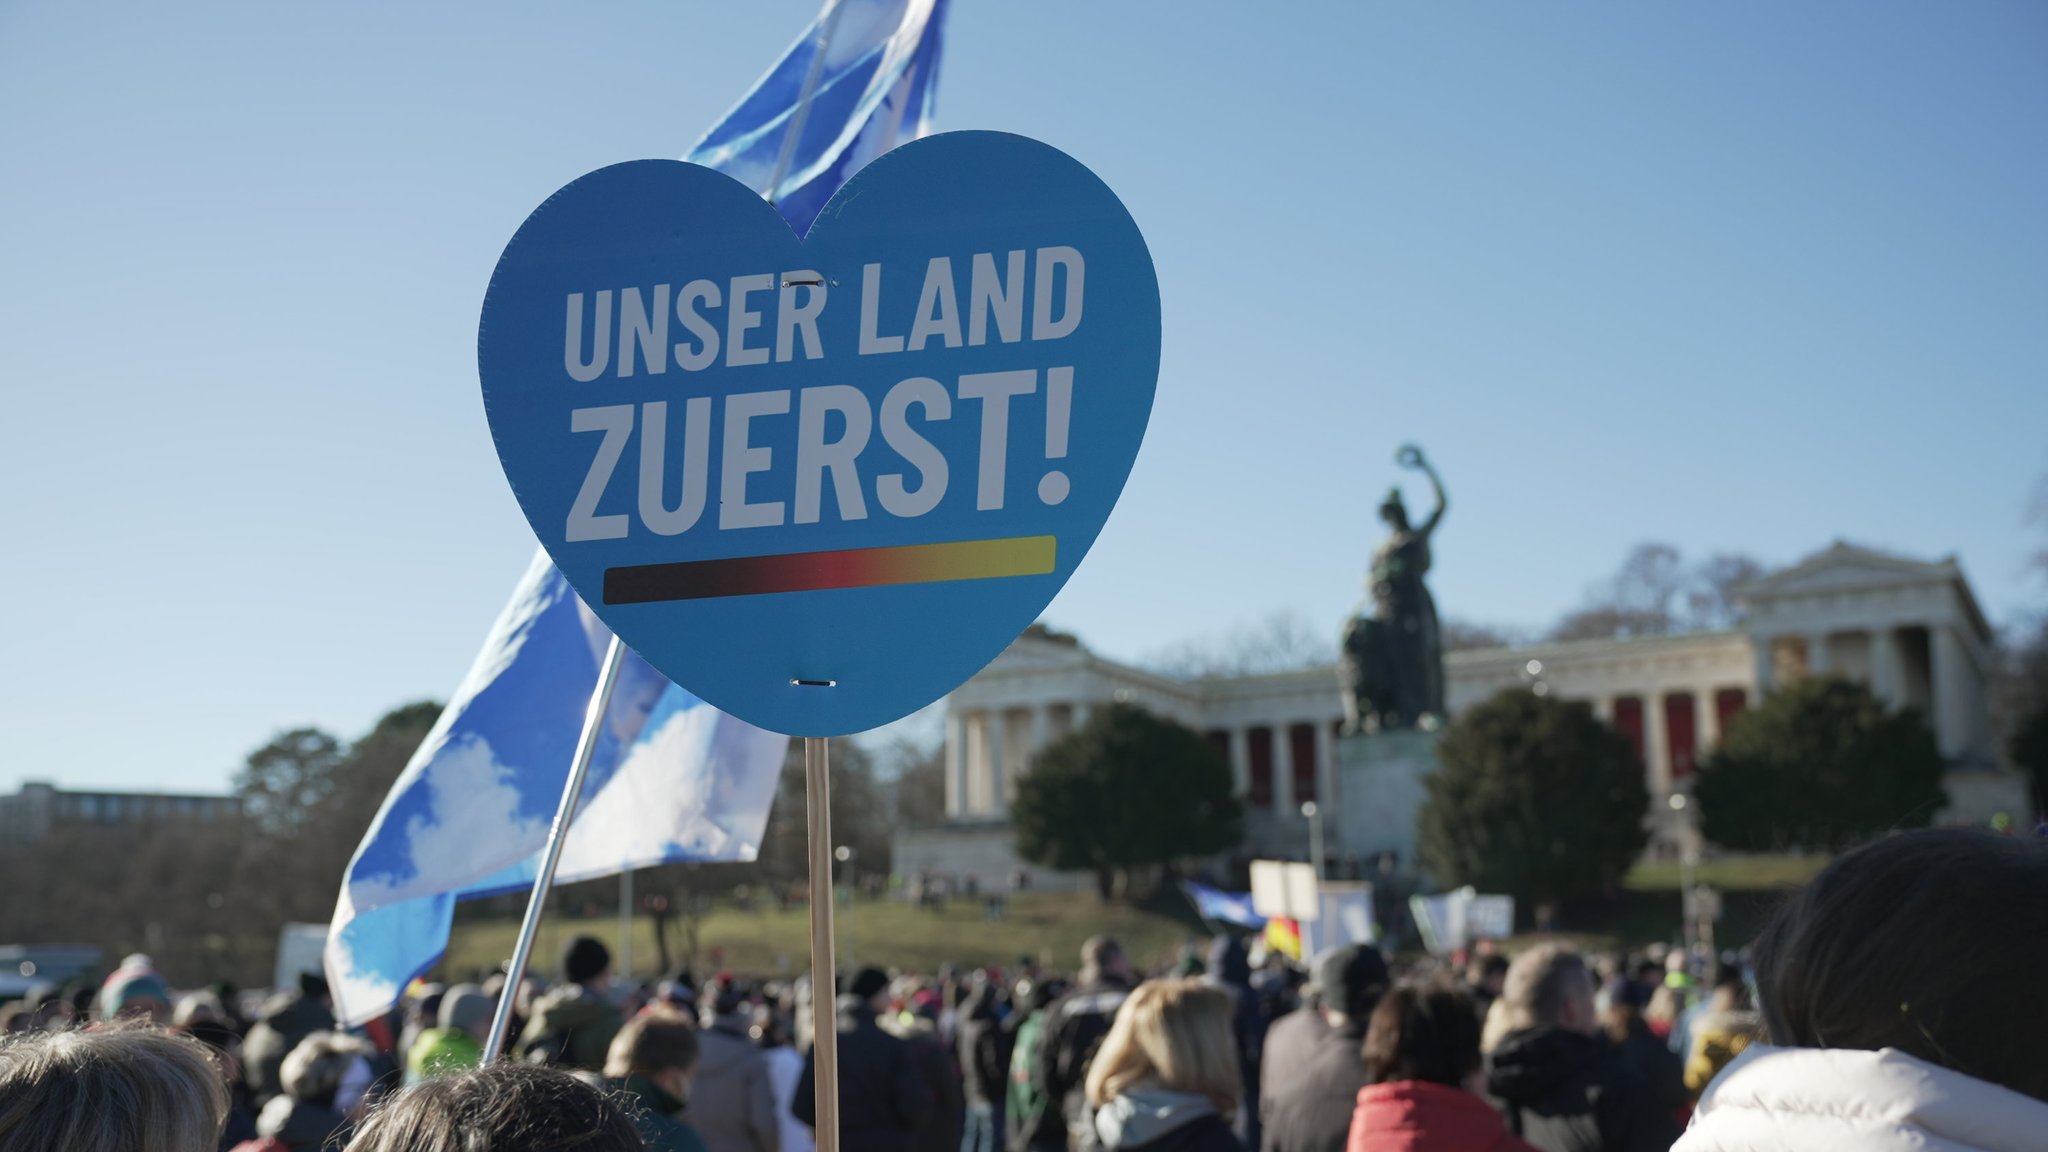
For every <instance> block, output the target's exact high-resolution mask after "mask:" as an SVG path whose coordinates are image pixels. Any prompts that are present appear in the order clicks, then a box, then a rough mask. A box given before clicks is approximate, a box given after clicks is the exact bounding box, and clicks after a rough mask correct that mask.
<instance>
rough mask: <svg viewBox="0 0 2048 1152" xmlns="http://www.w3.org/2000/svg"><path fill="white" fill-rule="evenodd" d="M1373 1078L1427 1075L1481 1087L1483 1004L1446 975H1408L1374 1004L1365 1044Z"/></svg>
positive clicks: (1440, 1081)
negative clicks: (1424, 977) (1424, 979)
mask: <svg viewBox="0 0 2048 1152" xmlns="http://www.w3.org/2000/svg"><path fill="white" fill-rule="evenodd" d="M1360 1054H1361V1056H1362V1057H1363V1058H1364V1060H1365V1072H1366V1076H1367V1077H1368V1079H1369V1082H1370V1083H1373V1084H1389V1083H1393V1082H1394V1081H1397V1080H1423V1081H1427V1082H1428V1083H1431V1084H1449V1085H1451V1086H1452V1087H1454V1088H1467V1089H1472V1090H1476V1078H1477V1077H1478V1076H1479V1074H1480V1069H1481V1066H1482V1063H1481V1060H1480V1057H1479V1010H1478V1008H1477V1007H1475V1006H1474V1005H1473V1003H1472V998H1471V997H1469V996H1467V995H1466V994H1465V993H1464V992H1462V991H1460V990H1458V989H1457V988H1454V987H1452V986H1451V985H1450V984H1448V983H1445V982H1442V981H1434V980H1432V981H1427V982H1417V981H1403V982H1402V983H1400V984H1397V985H1395V986H1394V989H1393V991H1391V992H1388V993H1387V994H1386V995H1385V996H1384V997H1382V998H1381V999H1380V1002H1379V1004H1378V1005H1377V1006H1376V1007H1374V1008H1373V1010H1372V1023H1371V1024H1370V1025H1369V1026H1368V1027H1367V1028H1366V1032H1365V1047H1364V1048H1363V1049H1362V1050H1361V1053H1360Z"/></svg>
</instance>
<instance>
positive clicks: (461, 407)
mask: <svg viewBox="0 0 2048 1152" xmlns="http://www.w3.org/2000/svg"><path fill="white" fill-rule="evenodd" d="M815 10H816V6H815V4H813V3H811V2H810V0H774V2H765V0H752V2H749V3H744V4H742V3H725V4H709V3H679V2H678V3H651V2H650V3H591V4H575V5H570V4H560V3H495V4H490V5H483V4H475V5H467V6H458V5H440V4H417V3H405V4H399V3H350V4H336V3H322V4H274V3H256V2H253V0H252V2H249V3H242V4H226V3H211V2H207V0H187V2H185V3H180V4H174V5H165V4H146V3H139V2H136V3H102V2H92V0H67V2H64V3H55V2H49V0H44V2H33V0H31V2H20V0H17V2H15V3H12V4H7V5H4V6H0V108H4V109H5V112H4V113H0V156H4V157H5V158H6V165H5V169H4V171H5V174H6V176H5V179H4V180H0V382H4V387H5V407H4V417H0V493H4V495H0V500H4V505H0V508H4V523H5V526H6V534H7V535H6V538H7V547H6V549H5V552H4V556H5V563H4V564H0V593H4V603H6V604H7V605H8V610H7V611H6V612H4V613H0V677H4V679H0V788H5V789H11V788H12V787H13V786H14V785H15V784H16V783H17V782H19V781H20V780H21V779H24V778H42V779H53V780H56V781H58V782H60V783H62V784H65V785H70V786H86V785H107V786H117V787H163V788H195V789H210V788H218V787H222V786H224V785H225V783H226V781H227V779H228V777H229V776H230V774H231V773H232V772H233V770H234V769H235V767H236V766H237V764H238V763H239V762H240V760H241V758H242V756H243V755H244V754H246V752H247V751H248V750H249V749H250V748H252V747H253V746H255V745H257V744H259V743H261V742H262V741H263V740H264V739H266V738H267V737H268V736H269V735H270V734H271V733H272V732H274V731H276V730H278V729H281V728H285V727H289V726H293V725H298V724H317V725H320V726H322V727H326V728H329V729H331V730H333V731H335V732H336V733H338V734H340V735H342V736H344V737H348V736H353V735H356V734H359V733H360V732H362V731H364V730H365V729H367V727H368V726H369V725H370V724H371V723H372V722H373V721H374V720H375V719H376V717H377V716H378V715H380V714H381V713H382V712H383V711H384V710H386V709H387V708H389V707H391V706H393V705H396V704H398V703H401V702H403V701H407V700H411V699H415V698H420V697H437V698H438V697H445V695H446V694H447V693H448V692H449V691H450V690H451V689H452V688H453V687H454V686H455V684H456V682H457V680H458V679H459V678H460V677H461V675H462V672H463V670H464V669H465V668H466V667H467V665H468V663H469V660H470V659H471V657H472V656H473V655H474V653H475V651H476V648H477V646H478V644H479V642H480V641H481V639H482V637H483V634H484V629H485V627H486V626H487V625H488V623H489V621H490V620H491V618H492V617H493V616H494V615H495V614H496V613H497V611H498V609H499V607H500V606H501V605H502V603H503V601H504V598H505V596H506V595H507V593H508V592H509V591H510V589H511V585H512V583H513V581H514V580H515V579H516V578H517V576H518V575H519V573H520V571H521V568H522V566H523V564H524V563H525V562H526V560H527V558H528V556H529V555H530V553H531V551H532V549H533V538H532V535H531V533H530V532H529V530H528V529H527V527H526V524H525V521H524V520H523V519H522V518H521V516H520V514H519V511H518V509H517V507H516V506H515V505H514V503H513V501H512V498H511V495H510V493H509V491H508V490H507V488H506V486H505V482H504V480H503V478H502V475H501V474H500V472H499V469H498V465H497V461H496V457H495V455H494V454H493V452H492V450H491V444H490V438H489V435H488V432H487V430H486V428H485V423H484V417H483V410H482V404H481V401H480V397H479V393H478V388H477V381H476V366H475V340H476V319H477V312H478V308H479V305H480V304H481V301H482V298H483V291H484V285H485V282H486V280H487V278H488V276H489V274H490V271H491V268H492V265H493V264H494V262H495V261H496V259H497V256H498V253H499V251H500V250H501V249H502V247H503V245H504V243H505V242H506V240H507V239H509V238H510V236H511V234H512V231H513V229H514V228H515V227H516V226H517V225H518V223H519V222H520V221H521V220H522V219H523V218H524V217H525V216H526V214H527V213H528V212H529V211H531V210H532V209H533V208H534V207H535V206H536V205H537V204H538V203H539V202H540V201H541V200H542V199H543V198H544V197H546V196H547V195H548V194H549V193H551V192H552V191H554V189H556V188H557V187H559V186H560V185H562V184H564V183H566V182H567V181H569V180H570V179H572V178H574V177H576V176H578V175H580V174H582V173H583V172H585V171H588V170H590V169H592V168H596V167H599V166H601V165H604V164H608V163H612V162H615V161H618V160H622V159H628V158H633V157H642V156H674V155H678V154H680V153H681V152H682V151H683V150H684V149H685V148H686V147H687V146H688V145H689V144H690V143H691V142H692V141H693V140H694V139H695V137H696V136H697V135H698V133H699V132H701V131H702V130H703V128H704V127H705V126H707V125H708V124H710V123H711V122H712V121H713V120H714V119H715V118H716V117H717V116H719V115H720V114H721V113H722V112H723V111H724V110H725V109H726V108H727V107H728V106H729V105H730V104H731V103H732V102H733V101H734V100H735V99H736V98H737V97H738V96H739V95H740V94H741V93H742V92H743V91H745V90H746V88H747V87H748V85H750V84H751V83H752V81H753V80H754V78H755V77H756V76H757V75H758V74H759V73H760V71H761V70H762V69H764V68H765V67H766V66H767V65H768V63H769V62H770V61H771V60H773V59H774V58H775V56H776V55H777V54H778V53H779V52H780V51H781V50H782V48H783V47H784V46H785V45H786V44H787V42H788V41H789V40H790V38H791V37H792V36H793V35H794V34H795V32H796V31H797V30H798V29H799V28H800V27H801V26H802V25H803V24H804V23H805V21H806V20H807V19H808V18H809V17H810V16H811V15H812V13H813V12H814V11H815ZM2044 64H2048V7H2043V6H2042V5H2040V4H2038V3H2032V2H2025V0H2015V2H2008V3H1972V4H1959V5H1934V4H1925V3H1871V2H1866V0H1854V2H1850V0H1838V2H1830V3H1807V4H1797V5H1736V6H1730V5H1709V4H1690V5H1668V4H1667V5H1641V4H1605V5H1602V4H1575V5H1567V6H1554V5H1544V6H1535V5H1526V4H1512V3H1499V4H1459V5H1423V4H1363V3H1298V4H1290V5H1285V6H1276V5H1251V4H1243V3H1205V4H1192V3H1166V2H1164V0H1156V2H1138V0H1122V2H1118V3H1102V2H1100V0H1057V2H1055V0H1034V2H1032V3H1029V4H1026V3H1019V2H1005V3H997V2H994V0H959V2H958V3H957V4H956V6H955V8H954V11H953V14H952V21H951V25H950V28H949V39H948V42H947V45H946V58H945V64H944V72H943V75H942V80H941V83H940V90H939V92H940V94H939V102H940V119H941V126H942V127H945V128H998V129H1004V130H1008V131H1013V132H1021V133H1025V134H1027V135H1031V136H1036V137H1039V138H1041V139H1044V140H1046V141H1049V142H1051V143H1053V144H1055V145H1057V146H1059V147H1061V148H1063V149H1065V150H1066V151H1068V152H1069V153H1071V154H1073V155H1074V156H1076V157H1078V158H1080V159H1081V160H1082V161H1084V162H1085V163H1087V164H1089V165H1090V166H1092V167H1093V168H1095V170H1096V171H1097V172H1098V173H1100V174H1101V175H1102V177H1103V178H1104V179H1105V180H1107V181H1108V182H1109V184H1110V185H1111V186H1112V187H1113V188H1115V189H1116V190H1117V191H1118V192H1119V193H1120V194H1121V195H1122V196H1123V198H1124V200H1125V202H1126V203H1127V204H1128V205H1129V207H1130V209H1131V211H1132V213H1133V214H1134V215H1135V216H1136V218H1137V220H1138V221H1139V223H1140V225H1141V226H1143V228H1144V229H1145V231H1146V234H1147V237H1148V240H1149V242H1150V244H1151V246H1152V249H1153V252H1154V255H1155V257H1156V259H1157V262H1158V266H1159V273H1160V280H1161V284H1162V291H1163V295H1164V300H1165V309H1166V313H1165V315H1166V334H1165V340H1166V344H1165V356H1164V364H1163V368H1162V373H1161V380H1160V388H1159V399H1158V407H1157V409H1156V411H1155V414H1154V416H1153V422H1152V427H1151V432H1150V434H1149V438H1148V441H1147V444H1146V447H1145V450H1144V452H1143V454H1142V455H1141V457H1140V458H1139V461H1138V466H1137V470H1136V472H1135V473H1134V475H1133V478H1132V481H1131V484H1130V486H1129V488H1128V490H1127V491H1126V493H1125V496H1124V499H1123V503H1122V505H1121V506H1120V507H1119V509H1118V511H1117V512H1116V514H1115V515H1114V516H1113V517H1112V518H1111V520H1110V523H1109V527H1108V528H1107V530H1106V531H1105V532H1104V534H1103V536H1102V538H1101V541H1100V542H1099V544H1098V545H1097V547H1096V549H1095V551H1094V553H1093V554H1092V555H1091V556H1090V557H1089V559H1088V561H1087V562H1086V563H1085V564H1083V565H1082V567H1081V570H1080V573H1079V574H1078V575H1077V576H1076V577H1075V579H1074V581H1073V582H1072V584H1071V585H1070V586H1069V587H1068V588H1067V590H1066V591H1065V592H1064V593H1063V594H1062V595H1061V596H1060V598H1059V599H1058V600H1057V601H1056V602H1055V603H1054V605H1053V607H1052V609H1051V610H1050V612H1049V613H1048V618H1049V619H1050V620H1051V621H1053V622H1054V623H1056V624H1058V625H1060V626H1062V627H1067V628H1071V629H1074V630H1076V631H1078V632H1079V633H1081V634H1082V636H1083V637H1084V638H1085V639H1086V640H1087V641H1088V642H1089V643H1090V644H1091V645H1092V646H1094V647H1095V648H1097V649H1098V650H1101V651H1104V652H1106V653H1109V654H1112V655H1117V656H1123V657H1141V656H1144V655H1146V654H1148V653H1152V652H1155V651H1158V650H1160V649H1163V648H1166V647H1168V646H1171V645H1173V644H1175V643H1177V642H1180V641H1184V640H1189V639H1194V638H1199V637H1201V636H1204V635H1208V634H1213V633H1218V632H1221V631H1223V630H1225V629H1227V628H1229V627H1231V626H1233V625H1238V624H1246V623H1250V622H1254V621H1257V620H1259V619H1261V618H1263V617H1265V616H1268V615H1270V614H1272V613H1274V612H1277V611H1293V612H1298V613H1301V614H1302V615H1304V616H1305V617H1307V618H1308V619H1311V620H1314V621H1317V622H1319V623H1322V622H1327V624H1328V626H1329V627H1330V628H1331V629H1333V630H1334V629H1335V628H1336V627H1337V622H1338V620H1339V619H1340V617H1341V616H1342V615H1343V614H1344V613H1345V612H1346V611H1348V610H1349V608H1350V607H1351V606H1352V605H1353V603H1354V602H1355V601H1356V599H1357V596H1358V591H1359V574H1360V570H1361V568H1362V566H1363V565H1364V563H1365V560H1366V558H1367V555H1368V553H1369V550H1370V548H1371V546H1372V544H1373V543H1374V541H1375V540H1376V538H1377V537H1378V535H1379V528H1378V525H1377V523H1376V522H1375V520H1374V518H1373V508H1374V506H1375V504H1376V503H1377V501H1378V499H1379V498H1380V496H1381V495H1382V494H1383V493H1384V491H1385V489H1386V487H1387V486H1388V485H1389V484H1390V483H1394V482H1397V481H1401V480H1404V479H1409V480H1411V482H1410V483H1409V484H1408V488H1409V490H1410V499H1411V502H1414V501H1415V500H1417V499H1418V498H1419V496H1420V493H1419V492H1417V491H1416V490H1415V485H1414V483H1412V477H1404V476H1403V474H1401V473H1400V472H1399V470H1398V469H1396V468H1395V467H1394V465H1393V462H1392V455H1393V451H1394V448H1395V447H1396V445H1398V444H1399V443H1401V442H1402V441H1405V440H1410V439H1413V440H1417V441H1419V442H1421V443H1422V444H1423V445H1425V446H1426V447H1427V449H1428V450H1429V452H1430V454H1431V456H1432V457H1433V458H1434V459H1435V460H1436V461H1437V463H1438V464H1439V466H1440V468H1441V469H1442V471H1443V473H1444V476H1445V479H1446V481H1447V482H1448V484H1449V485H1450V488H1451V492H1452V497H1453V507H1452V510H1451V514H1450V516H1449V517H1448V518H1447V519H1446V521H1445V524H1444V527H1443V530H1442V532H1441V533H1440V534H1439V537H1438V550H1437V569H1436V573H1435V577H1434V582H1435V587H1436V595H1437V599H1438V602H1439V604H1440V605H1442V607H1443V610H1444V611H1445V612H1446V613H1447V614H1451V615H1456V616H1461V617H1466V618H1471V619H1477V620H1483V621H1496V622H1503V623H1513V624H1523V625H1530V626H1535V625H1541V624H1543V623H1546V622H1548V621H1550V620H1552V619H1554V618H1555V617H1556V616H1558V615H1559V614H1560V613H1562V612H1564V611H1565V610H1567V609H1569V608H1571V607H1573V606H1574V605H1576V604H1577V603H1578V602H1579V601H1580V599H1581V598H1582V596H1583V595H1584V592H1585V589H1586V586H1587V585H1588V584H1589V583H1590V582H1591V581H1593V580H1595V579H1597V578H1599V577H1600V576H1602V575H1604V574H1606V573H1608V572H1610V571H1611V570H1612V569H1613V568H1614V567H1615V565H1616V564H1617V563H1618V562H1619V560H1620V559H1621V557H1622V555H1623V554H1624V553H1625V552H1626V551H1627V549H1628V548H1629V546H1630V545H1631V544H1633V543H1635V542H1637V541H1639V540H1644V539H1662V540H1668V541H1670V542H1672V543H1674V544H1676V545H1678V546H1679V547H1681V548H1682V549H1683V550H1685V551H1686V552H1687V553H1688V554H1703V553H1706V552H1709V551H1717V550H1738V551H1746V552H1750V553H1753V554H1755V555H1757V556H1759V557H1760V558H1762V559H1764V560H1767V561H1770V562H1787V561H1791V560H1794V559H1797V558H1798V557H1799V556H1801V555H1803V554H1805V553H1807V552H1810V551H1813V550H1816V549H1818V548H1821V547H1824V546H1825V545H1826V544H1828V543H1829V542H1830V541H1831V540H1833V539H1834V538H1836V537H1847V538H1849V539H1852V540H1855V541H1858V542H1862V543H1868V544H1872V545H1877V546H1880V547H1885V548H1890V549H1894V550H1897V551H1900V552H1905V553H1909V554H1913V555H1918V556H1926V557H1933V556H1939V555H1944V554H1947V553H1950V552H1955V553H1958V554H1959V555H1960V556H1961V557H1962V560H1963V562H1964V564H1965V566H1966V570H1967V571H1968V573H1969V575H1970V577H1971V579H1972V580H1973V582H1974V583H1975V585H1976V587H1977V590H1978V592H1979V594H1980V596H1981V597H1982V598H1983V600H1984V601H1985V604H1986V607H1987V609H1988V611H1989V612H1990V613H1991V615H1992V616H1993V617H1994V619H1997V620H2001V621H2004V620H2011V619H2014V618H2016V617H2017V616H2018V615H2019V614H2020V613H2022V612H2026V611H2033V610H2037V609H2039V608H2041V607H2044V606H2048V585H2044V584H2043V583H2042V582H2041V581H2039V580H2038V579H2036V578H2034V577H2032V576H2030V575H2029V574H2028V573H2027V572H2026V570H2025V566H2024V558H2025V556H2026V555H2027V553H2028V552H2029V551H2030V550H2031V549H2033V548H2035V547H2038V546H2039V545H2040V542H2041V540H2042V532H2041V531H2040V530H2039V529H2035V528H2029V527H2028V526H2027V524H2026V522H2025V516H2026V511H2027V505H2028V501H2029V497H2030V496H2031V494H2032V492H2033V491H2034V490H2035V487H2036V485H2037V483H2038V482H2039V481H2040V478H2041V477H2042V476H2043V474H2044V473H2048V67H2044Z"/></svg>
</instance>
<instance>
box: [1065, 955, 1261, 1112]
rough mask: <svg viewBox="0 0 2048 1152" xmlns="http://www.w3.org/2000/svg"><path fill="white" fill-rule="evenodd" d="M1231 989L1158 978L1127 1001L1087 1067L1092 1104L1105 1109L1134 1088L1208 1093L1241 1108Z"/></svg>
mask: <svg viewBox="0 0 2048 1152" xmlns="http://www.w3.org/2000/svg"><path fill="white" fill-rule="evenodd" d="M1232 1008H1233V1003H1232V999H1231V996H1230V993H1228V992H1226V991H1224V990H1223V989H1221V988H1217V987H1214V986H1212V985H1209V984H1205V983H1203V982H1202V981H1200V980H1153V981H1151V982H1149V983H1145V984H1140V985H1139V986H1138V987H1137V990H1136V991H1134V992H1132V993H1131V994H1130V995H1129V996H1126V997H1125V998H1124V1003H1123V1007H1122V1008H1120V1009H1118V1010H1117V1014H1116V1021H1115V1023H1113V1024H1111V1025H1110V1027H1109V1035H1108V1036H1106V1037H1104V1038H1103V1041H1102V1047H1101V1049H1100V1050H1098V1051H1097V1052H1096V1054H1095V1061H1094V1063H1093V1064H1091V1065H1090V1066H1089V1068H1088V1084H1087V1088H1088V1102H1089V1103H1090V1104H1093V1105H1094V1106H1096V1107H1098V1108H1100V1107H1101V1106H1103V1105H1104V1104H1107V1103H1108V1102H1109V1101H1110V1100H1112V1099H1114V1098H1115V1097H1117V1096H1120V1095H1122V1094H1123V1093H1125V1092H1126V1091H1129V1090H1130V1089H1132V1088H1138V1087H1144V1088H1163V1089H1166V1090H1167V1091H1169V1092H1187V1093H1192V1094H1194V1095H1198V1096H1206V1097H1208V1098H1209V1102H1210V1103H1212V1104H1214V1105H1215V1106H1216V1110H1217V1111H1218V1112H1221V1113H1223V1114H1224V1115H1226V1116H1228V1115H1231V1114H1232V1113H1234V1112H1236V1111H1237V1103H1238V1100H1237V1094H1238V1091H1239V1080H1238V1069H1237V1042H1236V1039H1235V1036H1234V1034H1233V1033H1232V1031H1231V1011H1232Z"/></svg>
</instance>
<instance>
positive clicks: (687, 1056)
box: [604, 1009, 706, 1152]
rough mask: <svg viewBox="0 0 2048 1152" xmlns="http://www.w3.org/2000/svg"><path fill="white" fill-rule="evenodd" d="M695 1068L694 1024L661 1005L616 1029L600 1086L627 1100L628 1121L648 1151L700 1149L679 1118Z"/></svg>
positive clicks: (694, 1133) (694, 1134) (694, 1132)
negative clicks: (630, 1112) (638, 1133)
mask: <svg viewBox="0 0 2048 1152" xmlns="http://www.w3.org/2000/svg"><path fill="white" fill-rule="evenodd" d="M696 1071H697V1029H696V1027H695V1026H694V1025H692V1024H691V1023H690V1021H689V1020H688V1019H687V1018H685V1017H681V1016H676V1015H673V1014H672V1013H671V1012H670V1011H669V1010H667V1009H656V1010H655V1011H653V1012H648V1013H642V1014H641V1015H639V1016H635V1017H634V1018H632V1019H631V1020H628V1021H626V1025H625V1027H623V1028H620V1029H619V1034H618V1035H617V1036H614V1037H613V1038H612V1046H611V1049H610V1051H609V1052H607V1053H606V1055H605V1061H604V1083H605V1087H607V1088H610V1089H611V1090H612V1091H613V1092H614V1093H617V1094H618V1096H619V1097H620V1098H621V1100H622V1101H624V1102H627V1103H630V1104H631V1105H632V1108H631V1111H632V1113H633V1126H634V1127H635V1128H638V1129H639V1130H640V1136H641V1138H642V1139H644V1140H646V1141H647V1149H648V1152H706V1150H705V1147H704V1140H703V1138H702V1137H700V1136H699V1135H698V1134H697V1130H696V1129H695V1128H692V1127H690V1125H689V1123H688V1122H687V1121H685V1120H684V1119H683V1110H684V1109H685V1108H686V1107H687V1106H688V1101H689V1100H690V1086H691V1080H692V1077H693V1076H694V1075H695V1073H696Z"/></svg>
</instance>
